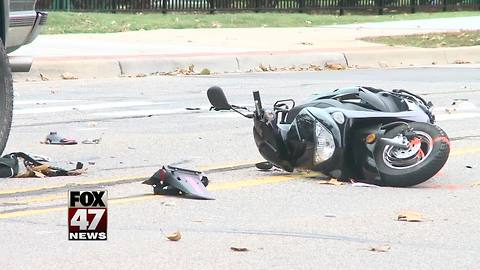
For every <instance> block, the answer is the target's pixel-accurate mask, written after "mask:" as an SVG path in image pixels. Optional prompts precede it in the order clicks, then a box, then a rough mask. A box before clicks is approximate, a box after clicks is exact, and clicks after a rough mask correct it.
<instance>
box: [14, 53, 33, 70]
mask: <svg viewBox="0 0 480 270" xmlns="http://www.w3.org/2000/svg"><path fill="white" fill-rule="evenodd" d="M8 61H9V62H10V68H11V69H12V72H29V71H30V68H32V62H33V59H32V57H28V56H9V57H8Z"/></svg>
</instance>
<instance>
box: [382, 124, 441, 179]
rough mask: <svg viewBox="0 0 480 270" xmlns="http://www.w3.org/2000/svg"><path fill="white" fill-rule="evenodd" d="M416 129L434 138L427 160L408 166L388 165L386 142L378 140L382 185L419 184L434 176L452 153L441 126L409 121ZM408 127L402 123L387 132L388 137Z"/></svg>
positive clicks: (392, 136)
mask: <svg viewBox="0 0 480 270" xmlns="http://www.w3.org/2000/svg"><path fill="white" fill-rule="evenodd" d="M409 126H410V127H411V128H413V130H414V131H419V132H423V133H424V134H428V135H429V136H430V137H431V138H432V142H431V143H432V146H431V151H430V154H429V155H428V156H426V158H425V160H423V161H422V162H419V163H417V164H415V165H412V166H409V167H408V168H393V167H392V166H388V165H387V163H386V160H385V158H384V154H385V151H384V150H385V147H387V146H388V145H387V144H386V143H384V142H381V141H380V142H378V144H377V146H376V147H375V152H374V156H375V163H376V165H377V169H378V172H379V173H380V176H381V179H382V185H385V186H391V187H409V186H414V185H418V184H420V183H422V182H425V181H427V180H428V179H430V178H431V177H433V176H434V175H435V174H436V173H437V172H438V171H440V169H442V167H443V165H445V163H446V162H447V159H448V155H449V153H450V141H449V139H448V136H447V134H446V133H445V131H443V130H442V129H441V128H440V127H438V126H436V125H432V124H428V123H417V122H415V123H409ZM405 128H406V126H405V125H400V126H398V127H395V128H393V129H391V130H389V131H388V132H387V133H385V137H386V138H394V137H395V136H397V135H398V134H400V133H401V132H402V130H404V129H405Z"/></svg>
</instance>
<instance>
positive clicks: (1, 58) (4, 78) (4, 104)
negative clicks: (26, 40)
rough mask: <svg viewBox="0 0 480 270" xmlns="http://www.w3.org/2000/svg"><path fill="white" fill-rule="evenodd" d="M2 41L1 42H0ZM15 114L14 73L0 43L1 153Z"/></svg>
mask: <svg viewBox="0 0 480 270" xmlns="http://www.w3.org/2000/svg"><path fill="white" fill-rule="evenodd" d="M0 41H1V40H0ZM12 112H13V83H12V72H11V69H10V64H9V62H8V57H7V53H6V51H5V46H4V44H3V42H0V153H3V150H4V149H5V146H6V145H7V139H8V135H9V134H10V127H11V125H12Z"/></svg>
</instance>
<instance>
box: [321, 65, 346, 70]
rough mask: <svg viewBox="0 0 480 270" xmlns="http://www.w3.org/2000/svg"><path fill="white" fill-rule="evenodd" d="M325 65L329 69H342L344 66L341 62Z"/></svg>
mask: <svg viewBox="0 0 480 270" xmlns="http://www.w3.org/2000/svg"><path fill="white" fill-rule="evenodd" d="M325 67H326V68H328V69H331V70H342V69H345V67H344V66H343V65H341V64H325Z"/></svg>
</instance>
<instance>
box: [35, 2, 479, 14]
mask: <svg viewBox="0 0 480 270" xmlns="http://www.w3.org/2000/svg"><path fill="white" fill-rule="evenodd" d="M37 9H41V10H55V11H97V12H98V11H101V12H164V13H165V12H175V11H180V12H189V11H195V12H215V11H224V12H241V11H256V12H259V11H284V12H325V13H339V14H340V15H343V14H344V12H345V11H354V12H361V13H378V14H384V13H391V12H412V13H413V12H416V11H447V10H480V0H38V1H37Z"/></svg>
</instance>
